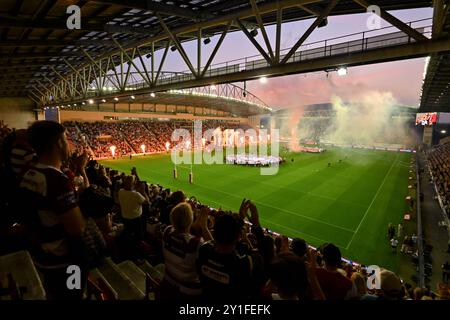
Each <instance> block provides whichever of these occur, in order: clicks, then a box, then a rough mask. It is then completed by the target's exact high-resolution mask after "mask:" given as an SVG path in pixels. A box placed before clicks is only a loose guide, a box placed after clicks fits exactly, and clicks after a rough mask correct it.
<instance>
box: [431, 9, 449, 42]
mask: <svg viewBox="0 0 450 320" xmlns="http://www.w3.org/2000/svg"><path fill="white" fill-rule="evenodd" d="M433 8H434V11H433V35H432V36H433V38H435V37H439V36H440V35H441V33H442V30H443V28H444V25H445V18H446V15H447V14H448V10H449V8H450V7H449V6H448V5H445V1H444V0H433Z"/></svg>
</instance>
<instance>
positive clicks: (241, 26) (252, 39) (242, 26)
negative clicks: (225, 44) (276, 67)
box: [236, 19, 273, 64]
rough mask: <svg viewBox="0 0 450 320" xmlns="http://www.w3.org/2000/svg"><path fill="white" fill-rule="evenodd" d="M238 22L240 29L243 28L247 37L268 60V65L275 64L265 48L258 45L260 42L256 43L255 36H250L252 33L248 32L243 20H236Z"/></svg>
mask: <svg viewBox="0 0 450 320" xmlns="http://www.w3.org/2000/svg"><path fill="white" fill-rule="evenodd" d="M236 22H237V24H238V25H239V27H240V28H241V30H242V32H243V33H244V34H245V35H246V37H247V38H248V40H250V42H251V43H252V44H253V45H254V46H255V48H256V49H257V50H258V51H259V53H260V54H261V55H262V56H263V57H264V59H266V61H267V63H268V64H273V60H272V59H271V57H269V55H268V54H267V53H266V51H265V50H264V49H263V47H261V45H260V44H259V43H258V41H256V39H255V38H253V36H252V35H251V34H250V32H248V30H247V28H246V27H245V26H244V25H243V24H242V22H241V20H239V19H236Z"/></svg>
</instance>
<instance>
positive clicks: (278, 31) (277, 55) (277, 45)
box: [275, 7, 283, 64]
mask: <svg viewBox="0 0 450 320" xmlns="http://www.w3.org/2000/svg"><path fill="white" fill-rule="evenodd" d="M282 23H283V9H282V8H280V7H279V8H277V25H276V36H275V37H276V38H275V63H277V64H278V63H280V51H281V25H282Z"/></svg>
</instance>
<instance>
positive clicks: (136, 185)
mask: <svg viewBox="0 0 450 320" xmlns="http://www.w3.org/2000/svg"><path fill="white" fill-rule="evenodd" d="M95 126H96V128H95V129H93V128H92V126H91V125H83V124H81V127H82V128H83V129H82V131H84V132H88V131H90V132H93V134H94V135H95V134H100V133H101V134H104V133H105V132H107V133H110V134H114V133H113V132H112V131H111V129H110V127H109V128H107V129H105V126H104V125H102V124H97V125H95ZM106 127H108V126H106ZM99 128H101V129H99ZM118 128H122V129H123V130H126V125H119V126H118ZM103 130H105V131H103ZM108 130H109V131H108ZM118 130H119V131H120V129H118ZM67 133H68V131H67V130H66V129H65V128H64V127H63V126H62V125H60V124H58V123H55V122H48V121H38V122H35V123H34V124H33V125H32V126H31V127H30V128H29V129H28V130H27V132H26V137H27V138H28V139H27V141H28V147H31V148H32V150H33V151H34V152H35V153H36V154H35V156H34V157H32V158H30V159H29V160H28V161H27V163H26V164H25V163H24V165H23V170H22V172H21V174H20V175H10V174H9V172H11V170H12V169H11V167H10V166H9V164H8V163H2V167H1V169H2V170H1V178H2V184H5V185H7V186H8V188H9V189H11V190H12V192H10V193H9V195H11V194H12V195H15V196H12V197H11V198H7V197H2V198H1V202H0V205H1V209H2V210H1V212H2V215H1V222H2V224H1V226H2V228H1V229H0V237H2V238H3V239H5V238H8V237H10V235H11V228H17V226H20V230H17V231H16V233H15V234H16V237H18V238H20V239H21V241H0V244H1V245H0V255H1V254H4V253H7V252H11V250H18V249H22V250H23V249H26V250H29V251H30V252H31V254H32V256H33V258H34V261H35V265H36V267H37V268H38V269H39V270H40V272H41V273H42V275H43V283H44V286H45V289H46V292H47V297H48V298H49V299H61V298H65V299H82V298H85V297H86V295H85V292H86V290H87V289H86V288H89V287H90V286H89V284H90V280H89V270H91V269H92V268H95V267H96V266H98V265H99V264H101V263H102V260H103V259H104V258H105V257H107V256H110V257H111V258H112V259H113V260H114V261H116V262H117V263H118V262H120V261H123V260H127V259H131V260H135V261H136V260H141V259H147V260H148V261H149V262H151V263H152V264H158V263H163V264H164V265H165V274H164V277H163V279H162V280H161V281H159V280H157V279H152V280H153V282H152V283H156V285H154V289H155V291H156V298H157V299H161V300H174V301H175V300H177V299H193V300H196V299H197V300H201V301H204V300H224V299H240V300H249V299H260V300H266V301H269V300H330V301H339V300H405V299H411V300H420V299H422V300H423V299H433V298H435V296H434V294H433V293H432V292H430V291H429V290H426V289H422V288H415V289H414V288H413V287H411V286H407V285H406V284H404V283H403V282H402V280H401V279H400V278H399V277H398V276H397V275H396V274H395V273H394V272H392V271H389V270H385V269H382V270H381V272H380V273H379V275H376V276H379V279H376V278H377V277H375V278H373V279H374V280H375V284H376V283H378V284H379V288H378V289H376V288H374V289H368V288H367V282H368V281H367V279H368V277H371V275H368V274H367V270H366V268H365V267H364V266H360V265H355V264H350V263H345V262H344V261H343V259H342V257H341V252H340V249H339V248H338V247H337V246H335V245H334V244H332V243H325V244H323V245H322V246H320V247H319V248H318V249H317V250H316V249H312V248H311V247H309V246H308V244H307V243H306V241H305V240H304V239H300V238H296V239H293V240H292V241H291V240H289V239H288V238H287V237H285V236H283V235H277V234H274V233H272V232H270V231H269V230H267V229H265V228H264V227H263V226H262V225H261V223H260V218H259V213H258V208H257V206H256V205H255V203H254V202H253V201H251V200H246V199H244V200H243V201H242V203H241V205H240V207H239V208H236V210H235V211H224V210H222V209H218V210H217V209H214V208H211V207H209V206H207V205H204V204H202V203H201V202H199V201H198V200H197V199H196V198H195V197H191V198H187V196H186V195H185V194H184V193H183V192H182V191H180V190H177V191H174V190H170V189H167V188H165V187H163V186H160V185H158V184H152V183H151V182H145V181H142V180H141V179H140V177H139V175H138V172H137V170H136V168H133V169H132V170H131V172H130V173H129V174H128V173H123V172H122V173H119V172H117V171H115V170H111V169H109V168H105V167H103V166H102V165H100V164H99V163H98V162H97V161H95V160H89V157H88V155H87V154H86V152H83V153H81V154H70V150H69V143H68V140H67V137H66V135H67ZM4 151H5V152H8V150H4ZM6 158H7V157H6ZM2 196H3V194H2ZM72 264H75V265H78V266H81V267H82V284H83V285H82V288H81V289H80V290H68V288H67V286H66V276H67V275H66V267H67V266H68V265H72ZM88 296H89V295H88Z"/></svg>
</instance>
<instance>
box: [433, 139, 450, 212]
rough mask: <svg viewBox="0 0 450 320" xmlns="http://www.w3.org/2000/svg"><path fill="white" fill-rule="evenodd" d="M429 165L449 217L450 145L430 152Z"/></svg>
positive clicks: (438, 147)
mask: <svg viewBox="0 0 450 320" xmlns="http://www.w3.org/2000/svg"><path fill="white" fill-rule="evenodd" d="M428 163H429V168H430V170H431V172H432V176H433V177H434V183H435V184H436V188H437V192H438V193H439V196H440V198H441V201H442V205H443V209H444V211H445V212H446V214H447V216H448V215H449V214H450V144H446V145H439V146H436V147H434V148H432V149H431V150H429V151H428ZM448 218H450V216H448Z"/></svg>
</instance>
